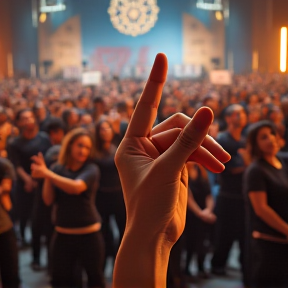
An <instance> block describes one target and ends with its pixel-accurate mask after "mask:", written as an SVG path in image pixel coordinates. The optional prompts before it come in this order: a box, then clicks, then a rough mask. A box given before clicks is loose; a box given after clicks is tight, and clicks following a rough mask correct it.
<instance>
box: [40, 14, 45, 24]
mask: <svg viewBox="0 0 288 288" xmlns="http://www.w3.org/2000/svg"><path fill="white" fill-rule="evenodd" d="M46 19H47V14H46V13H41V14H40V17H39V22H40V23H45V21H46Z"/></svg>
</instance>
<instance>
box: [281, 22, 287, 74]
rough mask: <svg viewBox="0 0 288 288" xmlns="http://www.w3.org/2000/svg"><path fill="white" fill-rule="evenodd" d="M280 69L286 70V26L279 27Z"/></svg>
mask: <svg viewBox="0 0 288 288" xmlns="http://www.w3.org/2000/svg"><path fill="white" fill-rule="evenodd" d="M280 41H281V42H280V43H281V44H280V71H281V72H286V63H287V27H282V28H281V39H280Z"/></svg>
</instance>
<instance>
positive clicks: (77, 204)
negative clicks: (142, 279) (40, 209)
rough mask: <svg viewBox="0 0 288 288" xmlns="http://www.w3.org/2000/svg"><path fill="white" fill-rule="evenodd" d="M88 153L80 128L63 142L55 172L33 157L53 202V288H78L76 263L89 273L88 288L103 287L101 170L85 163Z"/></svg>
mask: <svg viewBox="0 0 288 288" xmlns="http://www.w3.org/2000/svg"><path fill="white" fill-rule="evenodd" d="M92 152H93V144H92V139H91V136H90V134H89V133H88V132H87V131H86V130H85V129H83V128H78V129H74V130H72V131H71V132H69V133H68V134H67V135H66V136H65V138H64V139H63V143H62V147H61V150H60V154H59V158H58V164H56V165H55V166H54V167H53V169H51V170H49V169H48V168H47V167H46V164H45V161H44V158H43V156H42V154H38V155H37V156H33V157H32V159H33V161H34V163H33V164H32V165H31V169H32V176H33V177H34V178H44V179H45V182H44V186H43V199H44V202H45V204H46V205H51V204H53V203H55V204H56V216H55V223H54V224H55V234H54V239H53V240H52V246H51V277H52V286H53V287H62V288H63V287H78V286H79V284H77V285H78V286H77V285H76V284H75V271H76V270H77V265H78V264H79V263H81V264H82V265H83V268H84V270H85V271H86V273H87V276H88V285H89V287H104V286H105V283H104V277H103V272H102V267H103V251H104V243H103V239H102V234H101V232H100V229H101V223H100V221H101V219H100V216H99V214H98V212H97V209H96V207H95V204H94V203H95V194H96V190H97V186H98V183H99V169H98V168H97V166H96V165H95V164H91V163H90V162H89V159H91V158H92V156H93V153H92ZM76 276H77V275H76Z"/></svg>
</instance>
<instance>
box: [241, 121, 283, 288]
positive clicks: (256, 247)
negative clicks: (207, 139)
mask: <svg viewBox="0 0 288 288" xmlns="http://www.w3.org/2000/svg"><path fill="white" fill-rule="evenodd" d="M247 146H248V150H249V152H250V157H251V160H252V163H251V164H250V166H249V167H248V169H247V171H246V173H245V177H244V185H245V186H244V187H245V195H246V196H247V204H248V205H247V208H248V209H247V219H246V220H247V221H246V222H247V231H248V245H247V251H246V256H247V257H246V258H247V259H246V268H245V271H246V273H247V275H246V279H247V281H248V283H249V284H250V286H251V287H253V288H254V287H259V288H260V287H261V288H262V287H270V288H272V287H273V288H274V287H288V209H287V204H288V178H287V175H288V165H287V164H288V163H287V160H288V159H285V158H283V157H279V156H277V153H278V151H279V144H278V137H277V131H276V128H275V126H274V125H273V124H272V122H269V121H260V122H258V123H255V124H253V125H251V127H250V130H249V133H248V139H247Z"/></svg>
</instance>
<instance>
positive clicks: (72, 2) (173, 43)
mask: <svg viewBox="0 0 288 288" xmlns="http://www.w3.org/2000/svg"><path fill="white" fill-rule="evenodd" d="M11 1H13V7H14V10H15V13H13V15H12V17H13V31H14V35H13V55H14V68H15V71H23V72H26V73H29V71H30V65H31V63H36V64H37V63H38V53H37V50H38V44H37V29H36V28H33V27H32V19H31V1H30V0H21V1H18V0H11ZM249 2H250V1H249V0H241V1H237V0H230V10H231V12H230V16H231V17H230V21H229V25H228V26H227V27H226V35H227V36H226V39H227V41H226V52H227V51H232V53H233V55H234V71H235V72H236V73H240V72H243V71H247V70H249V69H250V68H251V54H252V51H251V33H252V31H251V30H252V29H251V12H249V11H251V9H250V7H249V6H250V4H249ZM157 3H158V6H159V8H160V12H159V14H158V21H157V22H156V25H155V27H153V28H152V29H151V30H150V31H149V32H148V33H147V34H144V35H140V36H137V37H132V36H127V35H124V34H121V33H119V32H118V31H117V30H116V29H115V28H114V27H113V26H112V24H111V22H110V17H109V14H108V13H107V10H108V7H109V4H110V1H109V0H81V1H80V0H67V1H66V4H67V9H66V11H63V12H56V13H53V14H52V15H51V21H52V27H53V29H55V30H56V29H57V28H58V27H59V26H60V25H61V24H63V23H64V22H65V21H67V20H68V19H69V18H71V17H72V16H75V15H79V16H80V19H81V37H82V57H83V60H87V61H88V63H89V61H93V60H91V59H93V55H95V53H96V54H97V53H101V51H103V49H110V51H112V53H113V52H115V51H116V52H117V53H119V55H120V54H121V53H122V54H123V53H124V54H125V53H130V54H129V55H130V56H129V61H131V65H134V64H135V63H139V64H143V63H141V61H142V62H143V61H145V63H147V64H148V65H151V64H152V62H153V59H154V57H155V55H156V53H157V52H164V53H166V54H167V56H168V58H169V63H170V65H174V64H180V63H182V57H183V47H182V46H183V36H182V31H183V29H182V15H183V13H188V14H191V15H192V16H194V17H195V18H197V19H198V20H200V21H201V22H202V23H203V24H204V25H205V26H206V27H207V28H208V29H209V28H210V25H211V23H210V12H209V11H204V10H200V9H197V8H196V5H195V4H196V0H158V1H157ZM101 49H102V50H101ZM99 51H100V52H99Z"/></svg>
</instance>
